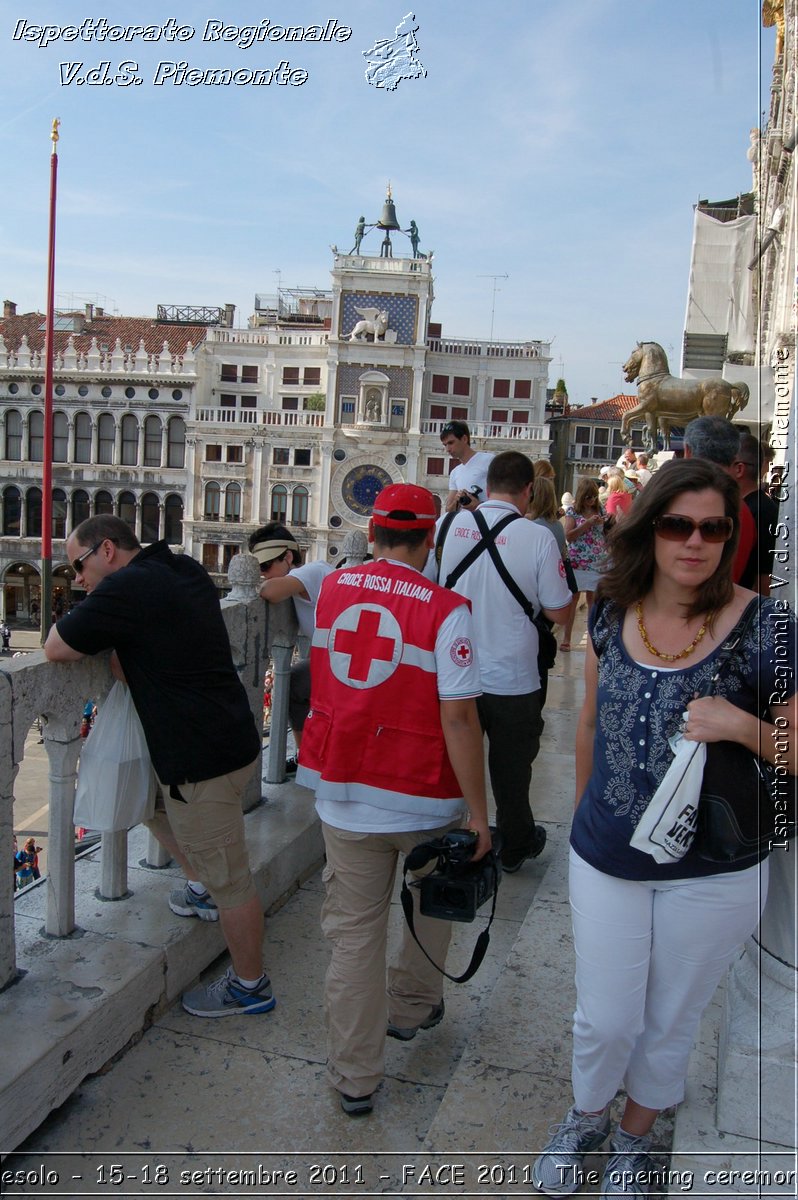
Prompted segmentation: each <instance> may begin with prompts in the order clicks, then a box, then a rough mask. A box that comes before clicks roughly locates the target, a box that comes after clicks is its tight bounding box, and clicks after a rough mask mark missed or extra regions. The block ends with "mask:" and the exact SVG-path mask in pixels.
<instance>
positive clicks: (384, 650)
mask: <svg viewBox="0 0 798 1200" xmlns="http://www.w3.org/2000/svg"><path fill="white" fill-rule="evenodd" d="M327 645H328V647H329V651H330V670H331V671H332V673H333V675H334V676H335V678H336V679H337V680H338V681H339V682H340V683H343V684H346V686H347V687H353V688H373V687H377V685H378V684H380V683H384V682H385V680H386V679H390V677H391V675H393V673H394V671H395V670H396V668H397V666H398V665H399V662H400V660H401V658H402V650H403V649H404V643H403V641H402V631H401V629H400V628H399V622H398V621H397V620H396V617H395V616H394V615H393V613H391V612H389V611H388V609H387V608H382V607H381V606H380V605H379V604H353V605H351V607H349V608H347V609H344V611H343V612H342V613H341V615H340V616H339V617H337V618H336V620H335V621H334V622H333V626H332V629H331V630H330V637H329V640H328V642H327Z"/></svg>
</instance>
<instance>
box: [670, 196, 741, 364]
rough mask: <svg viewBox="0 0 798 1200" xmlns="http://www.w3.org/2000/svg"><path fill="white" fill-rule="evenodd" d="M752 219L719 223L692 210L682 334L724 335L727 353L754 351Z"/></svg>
mask: <svg viewBox="0 0 798 1200" xmlns="http://www.w3.org/2000/svg"><path fill="white" fill-rule="evenodd" d="M755 241H756V217H755V216H749V217H738V218H737V219H736V220H734V221H717V220H715V218H714V217H709V216H707V215H706V213H702V212H700V211H699V210H698V209H696V212H695V223H694V227H693V250H692V256H691V264H690V286H689V290H688V294H687V314H686V317H685V323H684V327H685V332H686V333H687V335H688V336H689V335H690V334H706V333H714V334H724V333H726V334H728V349H727V353H739V352H749V353H750V352H752V351H753V350H754V349H755V347H756V312H755V309H754V304H753V294H752V293H753V289H752V277H751V272H750V271H749V270H748V264H749V262H750V261H751V259H752V258H753V255H754V250H755Z"/></svg>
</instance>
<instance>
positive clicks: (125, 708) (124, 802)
mask: <svg viewBox="0 0 798 1200" xmlns="http://www.w3.org/2000/svg"><path fill="white" fill-rule="evenodd" d="M155 784H156V781H155V772H154V771H153V769H152V763H151V762H150V755H149V751H148V750H147V742H146V740H145V738H144V730H143V729H142V728H141V721H140V720H139V716H138V713H137V712H136V709H135V707H134V705H133V700H132V698H131V695H130V690H129V689H128V687H127V685H126V684H124V683H121V682H120V681H119V680H117V682H116V683H115V684H114V686H113V687H112V688H111V690H110V692H109V693H108V695H107V697H106V699H105V701H104V702H103V704H102V705H101V706H100V710H99V712H98V714H97V717H96V719H95V721H94V728H93V729H92V731H91V733H90V734H89V736H88V737H87V738H86V741H85V742H84V743H83V749H82V750H81V753H80V763H79V766H78V785H77V788H76V790H75V810H74V816H73V819H74V823H75V824H76V825H82V826H84V828H86V829H97V830H99V831H100V832H101V833H114V832H116V831H118V830H121V829H132V828H133V826H134V825H138V824H140V823H141V822H142V821H145V820H147V819H148V818H149V817H151V816H152V815H153V813H154V812H155Z"/></svg>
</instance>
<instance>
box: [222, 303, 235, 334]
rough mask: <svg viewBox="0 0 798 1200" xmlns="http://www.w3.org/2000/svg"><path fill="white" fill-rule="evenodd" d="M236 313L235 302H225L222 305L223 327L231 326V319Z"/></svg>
mask: <svg viewBox="0 0 798 1200" xmlns="http://www.w3.org/2000/svg"><path fill="white" fill-rule="evenodd" d="M235 315H236V306H235V304H225V306H224V327H225V329H232V328H233V320H234V318H235Z"/></svg>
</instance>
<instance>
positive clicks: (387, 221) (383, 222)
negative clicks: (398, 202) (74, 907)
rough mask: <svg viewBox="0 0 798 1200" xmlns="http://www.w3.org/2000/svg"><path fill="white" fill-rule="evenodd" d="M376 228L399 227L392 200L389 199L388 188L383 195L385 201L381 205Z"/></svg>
mask: <svg viewBox="0 0 798 1200" xmlns="http://www.w3.org/2000/svg"><path fill="white" fill-rule="evenodd" d="M377 228H378V229H399V228H400V225H399V222H398V221H397V219H396V208H395V206H394V202H393V200H392V199H391V193H390V190H389V192H388V195H387V196H386V197H385V203H384V204H383V206H382V212H381V214H380V219H379V221H378V222H377Z"/></svg>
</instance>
